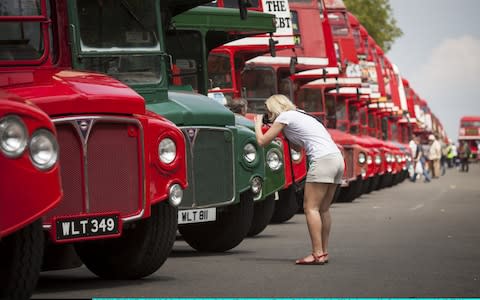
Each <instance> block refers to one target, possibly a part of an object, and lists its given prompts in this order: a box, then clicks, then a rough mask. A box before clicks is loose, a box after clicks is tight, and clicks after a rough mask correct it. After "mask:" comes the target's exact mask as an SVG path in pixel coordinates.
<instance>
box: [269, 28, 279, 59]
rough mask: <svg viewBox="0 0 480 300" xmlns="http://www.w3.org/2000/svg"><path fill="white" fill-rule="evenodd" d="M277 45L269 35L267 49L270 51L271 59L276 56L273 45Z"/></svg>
mask: <svg viewBox="0 0 480 300" xmlns="http://www.w3.org/2000/svg"><path fill="white" fill-rule="evenodd" d="M277 44H278V41H276V40H274V39H273V37H272V34H271V33H270V39H269V40H268V47H269V49H270V55H271V56H272V57H275V56H277V50H276V48H275V45H277Z"/></svg>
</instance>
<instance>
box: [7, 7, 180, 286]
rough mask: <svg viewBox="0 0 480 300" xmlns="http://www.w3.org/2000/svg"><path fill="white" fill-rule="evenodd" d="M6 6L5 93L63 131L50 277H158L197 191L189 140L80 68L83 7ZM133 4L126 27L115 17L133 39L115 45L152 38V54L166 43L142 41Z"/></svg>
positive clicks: (49, 228)
mask: <svg viewBox="0 0 480 300" xmlns="http://www.w3.org/2000/svg"><path fill="white" fill-rule="evenodd" d="M79 2H81V3H82V5H86V6H88V5H89V4H92V3H95V4H97V5H100V4H99V2H97V1H79ZM4 4H5V5H3V6H2V14H1V15H0V26H1V29H2V30H1V32H2V47H1V48H0V88H2V89H4V90H6V91H7V92H9V93H11V94H13V95H17V96H19V97H21V98H23V99H25V101H26V102H28V103H32V105H36V106H38V107H39V108H40V109H41V110H42V111H44V112H45V113H46V114H47V115H48V117H49V118H50V120H51V122H53V125H54V126H55V130H56V132H57V140H58V149H59V164H60V176H61V180H62V188H63V199H62V201H61V203H59V205H57V206H56V207H55V208H53V209H52V210H49V211H48V212H46V214H45V216H44V218H43V220H44V222H43V228H44V229H45V230H46V232H48V235H47V237H48V241H47V245H46V250H45V255H44V261H43V264H42V266H43V269H44V270H52V269H61V268H69V267H76V266H80V265H81V264H82V263H84V264H85V265H86V266H87V267H88V268H89V269H90V270H91V271H92V272H94V273H95V274H97V275H98V276H101V277H104V278H117V279H122V278H123V279H127V278H128V279H134V278H141V277H144V276H147V275H150V274H151V273H153V272H155V271H156V270H157V269H158V268H159V267H160V266H161V265H162V264H163V263H164V261H165V260H166V259H167V257H168V255H169V253H170V251H171V249H172V247H173V243H174V240H175V236H176V231H177V207H178V205H179V204H180V202H181V201H182V193H183V190H185V189H186V188H187V176H186V152H185V139H184V136H183V134H182V132H181V131H180V130H179V129H178V128H177V127H176V126H175V125H173V124H172V123H171V122H170V121H168V120H166V119H165V118H162V117H160V116H158V115H154V114H151V113H149V112H147V111H146V109H145V101H144V99H143V98H142V97H141V96H140V95H138V94H137V93H136V92H135V91H134V90H132V89H131V88H129V87H128V86H126V85H125V84H123V83H121V82H120V81H118V80H116V79H114V78H112V77H110V76H108V75H104V74H98V73H93V72H90V71H78V70H74V69H73V68H72V59H74V60H76V59H78V57H76V56H71V54H72V53H71V52H70V51H71V50H75V49H76V48H72V49H71V48H70V46H71V45H72V44H71V43H70V41H71V39H70V38H69V25H68V24H69V22H68V16H67V4H68V5H70V6H71V7H76V4H77V2H76V1H68V2H65V1H48V0H19V1H11V2H8V3H4ZM104 4H105V5H106V3H104ZM127 4H132V5H133V4H135V3H132V1H123V2H122V5H119V6H118V7H119V8H121V9H122V10H123V14H122V17H121V18H116V19H114V18H105V20H108V21H112V22H113V21H115V22H120V23H121V24H123V25H128V29H126V32H128V34H124V35H122V37H119V36H118V35H115V36H113V35H112V36H110V38H112V39H116V38H121V39H122V40H123V41H124V43H123V44H122V45H120V47H119V48H118V49H119V50H118V51H122V49H126V48H128V47H129V46H130V44H129V43H137V42H139V39H141V38H145V39H149V42H148V43H147V44H148V45H145V44H143V45H144V46H145V49H150V48H153V49H157V48H158V47H159V45H160V41H159V40H158V38H157V36H155V35H153V34H151V33H146V34H145V35H141V36H140V37H139V36H138V30H139V29H142V28H143V27H142V26H141V25H140V24H138V22H137V21H136V19H135V17H134V16H132V15H131V14H130V12H131V9H134V8H132V7H131V6H129V5H127ZM136 4H138V3H136ZM78 8H80V7H78ZM96 8H98V9H100V8H99V7H96ZM102 8H103V7H102ZM135 9H139V10H142V11H144V12H145V11H149V10H150V7H147V6H143V5H141V6H136V7H135ZM79 12H80V14H83V13H87V11H82V10H80V11H79ZM101 12H103V13H108V14H109V13H110V12H107V11H106V10H103V11H102V10H101V9H100V10H97V11H95V12H92V14H90V13H89V12H88V14H89V18H91V19H95V17H98V16H99V15H98V14H99V13H101ZM149 12H150V11H149ZM122 22H123V23H122ZM115 28H116V29H118V27H115ZM70 29H71V28H70ZM99 40H102V43H100V42H99ZM142 41H143V40H142ZM97 42H98V43H99V44H96V43H97ZM140 42H141V41H140ZM108 43H109V40H108V39H107V37H106V36H101V35H100V36H99V35H96V36H95V35H93V34H92V35H89V37H88V39H85V40H84V41H83V45H85V47H88V49H90V50H92V51H95V52H102V51H104V48H102V47H104V46H105V45H107V44H108ZM105 47H107V48H110V45H107V46H105ZM74 53H77V52H74ZM80 59H86V58H84V57H81V58H80ZM142 74H145V73H142ZM52 188H53V187H52Z"/></svg>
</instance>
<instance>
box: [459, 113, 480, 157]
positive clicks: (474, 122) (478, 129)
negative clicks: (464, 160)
mask: <svg viewBox="0 0 480 300" xmlns="http://www.w3.org/2000/svg"><path fill="white" fill-rule="evenodd" d="M458 141H459V142H460V144H463V143H464V142H467V143H468V145H469V146H470V151H471V156H470V157H471V158H473V159H478V157H479V152H478V149H479V144H480V116H463V117H462V118H461V119H460V131H459V134H458Z"/></svg>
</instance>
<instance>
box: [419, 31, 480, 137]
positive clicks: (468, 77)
mask: <svg viewBox="0 0 480 300" xmlns="http://www.w3.org/2000/svg"><path fill="white" fill-rule="evenodd" d="M411 82H412V83H414V84H413V85H412V86H413V88H414V89H416V90H417V92H418V93H419V95H420V96H421V97H422V98H425V99H426V100H427V101H428V104H429V106H430V108H431V109H432V111H433V112H434V113H435V114H436V115H437V116H438V117H439V119H440V121H441V122H442V123H443V125H444V127H445V128H446V130H447V133H448V135H449V136H450V137H452V138H456V137H457V133H458V126H459V119H460V117H461V116H462V115H480V101H479V99H478V97H479V95H480V39H478V38H476V37H473V36H470V35H465V36H461V37H458V38H449V39H445V40H443V41H442V42H441V43H440V44H439V45H438V46H437V47H434V48H433V49H432V50H431V54H430V55H429V58H428V59H427V61H426V62H425V64H423V65H420V66H418V68H417V72H414V75H413V76H412V81H411Z"/></svg>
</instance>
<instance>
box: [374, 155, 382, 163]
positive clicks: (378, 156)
mask: <svg viewBox="0 0 480 300" xmlns="http://www.w3.org/2000/svg"><path fill="white" fill-rule="evenodd" d="M381 163H382V157H381V156H380V154H377V155H375V164H377V165H379V164H381Z"/></svg>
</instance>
